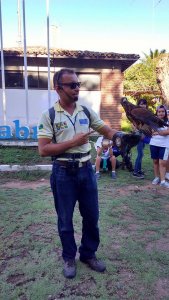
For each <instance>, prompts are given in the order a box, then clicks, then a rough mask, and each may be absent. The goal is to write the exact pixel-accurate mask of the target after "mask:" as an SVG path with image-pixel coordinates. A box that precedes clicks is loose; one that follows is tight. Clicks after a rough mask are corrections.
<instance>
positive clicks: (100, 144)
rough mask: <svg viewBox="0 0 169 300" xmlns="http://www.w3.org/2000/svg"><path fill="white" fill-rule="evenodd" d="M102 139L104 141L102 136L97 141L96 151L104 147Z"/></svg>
mask: <svg viewBox="0 0 169 300" xmlns="http://www.w3.org/2000/svg"><path fill="white" fill-rule="evenodd" d="M102 139H103V137H102V136H100V137H98V139H97V141H96V143H95V149H96V150H97V147H99V148H101V147H102Z"/></svg>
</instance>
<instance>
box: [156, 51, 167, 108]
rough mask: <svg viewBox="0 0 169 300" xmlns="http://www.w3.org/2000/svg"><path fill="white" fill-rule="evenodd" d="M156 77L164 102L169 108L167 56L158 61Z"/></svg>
mask: <svg viewBox="0 0 169 300" xmlns="http://www.w3.org/2000/svg"><path fill="white" fill-rule="evenodd" d="M156 76H157V82H158V85H159V87H160V90H161V93H162V96H163V99H164V102H165V104H167V105H168V106H169V54H165V55H163V56H161V57H160V59H159V60H158V62H157V65H156Z"/></svg>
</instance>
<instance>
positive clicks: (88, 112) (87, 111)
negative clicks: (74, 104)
mask: <svg viewBox="0 0 169 300" xmlns="http://www.w3.org/2000/svg"><path fill="white" fill-rule="evenodd" d="M81 107H83V110H84V113H85V115H86V116H87V117H88V119H89V127H90V126H91V117H90V111H89V110H88V108H87V107H86V106H83V105H81Z"/></svg>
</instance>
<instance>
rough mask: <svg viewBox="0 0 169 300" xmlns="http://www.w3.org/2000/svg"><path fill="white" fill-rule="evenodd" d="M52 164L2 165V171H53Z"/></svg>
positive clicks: (0, 169)
mask: <svg viewBox="0 0 169 300" xmlns="http://www.w3.org/2000/svg"><path fill="white" fill-rule="evenodd" d="M51 170H52V165H34V166H27V165H0V172H19V171H51Z"/></svg>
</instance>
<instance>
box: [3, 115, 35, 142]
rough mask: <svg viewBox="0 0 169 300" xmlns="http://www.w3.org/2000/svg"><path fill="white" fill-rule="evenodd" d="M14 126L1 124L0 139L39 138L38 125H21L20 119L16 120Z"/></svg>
mask: <svg viewBox="0 0 169 300" xmlns="http://www.w3.org/2000/svg"><path fill="white" fill-rule="evenodd" d="M13 123H14V128H12V127H11V126H8V125H4V126H0V140H9V139H18V140H27V139H33V140H37V126H34V127H31V128H30V127H28V126H20V123H19V120H14V121H13Z"/></svg>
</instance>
